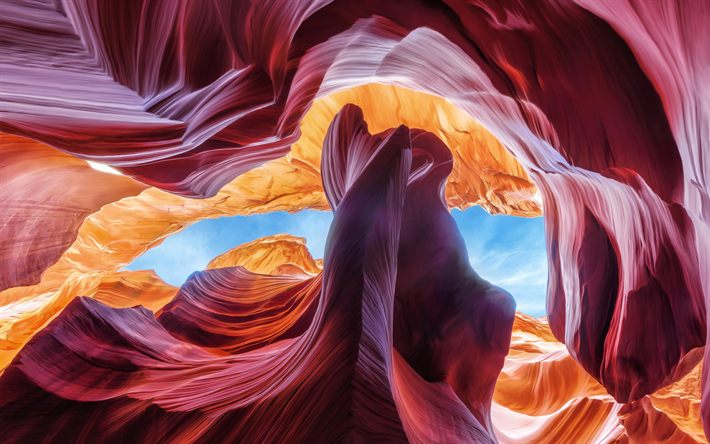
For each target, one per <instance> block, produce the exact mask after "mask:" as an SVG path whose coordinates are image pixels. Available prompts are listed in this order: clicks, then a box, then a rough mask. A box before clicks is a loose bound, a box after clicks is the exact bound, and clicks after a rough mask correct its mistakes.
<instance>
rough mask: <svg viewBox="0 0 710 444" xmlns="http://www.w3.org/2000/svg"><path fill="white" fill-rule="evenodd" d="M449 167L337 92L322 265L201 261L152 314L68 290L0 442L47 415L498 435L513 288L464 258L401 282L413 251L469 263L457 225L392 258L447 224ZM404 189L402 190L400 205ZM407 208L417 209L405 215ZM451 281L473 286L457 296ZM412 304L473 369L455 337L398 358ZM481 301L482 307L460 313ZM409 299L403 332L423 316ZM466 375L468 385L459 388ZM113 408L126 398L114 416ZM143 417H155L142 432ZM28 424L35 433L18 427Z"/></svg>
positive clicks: (16, 376)
mask: <svg viewBox="0 0 710 444" xmlns="http://www.w3.org/2000/svg"><path fill="white" fill-rule="evenodd" d="M451 168H452V156H451V152H450V151H449V150H448V149H447V147H446V146H445V145H444V144H443V143H442V142H441V141H439V140H438V139H437V138H436V137H435V136H434V135H432V134H428V133H426V132H424V131H421V130H412V131H410V130H409V129H408V128H406V127H404V126H400V127H399V128H397V129H392V130H388V131H386V132H384V133H380V134H378V135H374V136H372V135H370V134H369V133H368V132H367V125H366V124H365V123H364V121H363V118H362V112H361V111H360V110H359V109H358V108H357V107H355V106H352V105H350V106H347V107H345V108H344V109H343V111H342V112H341V113H340V114H339V115H338V116H337V117H336V119H335V120H334V122H333V124H332V125H331V129H330V131H329V133H328V136H326V143H325V145H324V158H323V172H324V174H323V177H324V188H325V190H326V194H327V195H328V198H329V202H330V203H331V206H332V207H333V208H334V211H335V219H334V222H333V225H332V228H331V233H330V235H329V241H328V244H327V247H326V256H325V261H324V264H323V271H322V273H321V274H319V275H318V277H309V276H307V275H280V276H279V275H276V276H271V275H257V274H253V273H251V272H247V271H246V270H245V269H244V268H242V267H229V268H218V269H213V270H206V271H204V272H199V273H195V274H194V275H193V276H192V277H191V278H190V279H189V280H188V282H187V283H186V284H185V285H184V286H183V287H182V288H181V289H180V291H179V292H178V294H177V295H176V297H175V299H174V300H173V301H172V302H171V303H170V304H168V305H167V306H165V307H164V308H163V309H162V310H161V312H160V315H159V317H158V318H157V319H156V318H155V317H154V316H153V315H152V313H151V312H150V311H148V310H146V309H142V308H127V309H112V308H109V307H107V306H106V305H103V304H101V303H99V302H97V301H94V300H92V299H88V298H77V299H74V300H73V301H72V302H71V303H70V304H69V306H68V307H67V308H66V309H65V310H64V311H63V312H62V313H61V314H60V315H59V317H58V318H57V319H56V320H54V322H52V323H50V325H49V326H47V327H46V328H45V329H43V330H42V331H41V332H40V333H39V334H38V335H36V336H35V337H34V338H33V339H32V340H31V341H30V343H29V344H28V345H27V346H26V347H25V348H24V349H23V350H22V351H21V352H20V354H19V355H18V357H17V358H16V359H15V360H14V361H13V364H12V365H11V366H10V367H9V368H8V369H7V371H6V372H5V373H4V374H3V376H2V377H0V386H1V387H0V388H2V392H3V393H4V396H3V398H2V407H3V408H2V409H1V411H2V412H3V413H0V423H2V425H3V429H4V430H6V431H7V434H6V439H8V440H9V441H10V442H14V441H26V440H33V439H36V438H37V437H38V436H39V435H38V434H40V433H42V434H44V433H46V432H47V431H48V430H49V431H50V434H51V435H52V436H53V437H54V439H59V440H61V439H73V437H76V436H82V437H85V439H88V440H92V441H101V440H106V439H108V438H107V436H108V435H106V433H107V432H108V431H109V430H110V436H111V439H124V440H128V439H136V438H137V437H138V436H139V435H138V434H140V436H141V439H148V440H150V441H155V440H165V441H176V442H177V441H180V442H182V441H185V440H189V441H197V442H229V441H232V440H234V439H235V438H236V437H239V439H240V440H242V441H246V442H283V441H290V442H337V441H339V440H342V439H349V440H356V441H368V442H369V441H373V440H382V439H385V440H387V441H392V442H398V441H399V442H406V441H411V442H431V441H445V442H446V441H452V440H466V441H474V442H494V439H493V438H492V437H491V435H490V434H489V433H492V430H491V429H490V428H489V427H490V420H489V408H490V397H491V395H492V390H493V384H494V383H495V377H496V376H497V374H498V372H499V371H500V368H501V367H502V365H503V359H504V356H505V352H506V351H507V349H508V345H509V343H508V341H509V331H510V327H511V326H512V321H513V310H514V303H513V301H512V298H511V297H510V296H509V295H508V294H506V293H504V292H503V291H502V290H499V289H496V288H495V287H492V286H490V284H488V283H487V282H485V281H483V280H481V279H480V278H478V276H477V275H475V273H474V272H473V270H471V269H470V267H469V268H468V271H467V273H464V274H463V278H464V279H463V280H459V281H451V280H450V279H449V280H447V278H449V277H450V273H451V271H449V270H447V269H444V270H443V271H442V272H441V274H440V275H437V274H436V273H434V274H431V273H430V274H429V275H428V276H427V277H426V278H423V279H420V281H419V282H418V284H419V285H420V286H421V287H422V288H421V289H417V290H413V289H412V288H410V287H409V286H407V285H405V286H401V285H400V277H401V276H402V274H403V273H404V274H411V273H413V272H415V271H417V270H416V264H418V263H420V262H421V261H422V259H423V258H426V257H430V258H437V257H438V258H439V259H437V260H438V261H442V263H447V262H449V263H451V261H452V260H453V263H456V262H458V261H461V260H464V261H465V258H466V256H465V254H463V255H462V253H465V247H464V245H463V242H462V240H461V238H460V235H458V232H457V231H455V230H454V231H449V230H444V231H442V233H443V234H442V236H441V237H438V238H437V237H435V238H432V239H431V240H430V241H429V242H428V243H424V244H422V245H421V246H419V248H415V249H413V250H411V249H410V250H409V251H407V252H406V254H408V255H411V259H415V258H417V259H416V260H412V261H411V264H413V265H406V266H405V267H404V268H402V269H399V268H398V264H399V263H400V262H401V260H398V254H399V255H401V254H404V253H405V252H403V251H401V249H402V246H403V245H409V246H410V248H411V242H409V241H410V239H408V237H409V236H411V233H412V232H413V231H416V230H415V229H413V228H416V226H417V224H419V223H426V224H429V225H432V224H433V225H436V224H442V223H445V224H447V225H448V226H453V227H454V228H455V224H454V222H453V218H452V217H451V216H450V215H449V214H448V209H447V206H446V202H445V200H444V196H443V187H442V185H443V183H444V181H445V180H446V177H447V176H448V174H449V173H450V172H451ZM406 195H410V196H411V197H414V198H413V199H409V200H407V202H408V203H405V196H406ZM418 206H422V207H423V208H422V209H421V210H419V211H421V212H422V216H423V217H422V218H414V217H411V216H413V214H412V213H413V212H415V213H416V211H417V209H416V208H417V207H418ZM407 226H408V228H406V229H405V228H404V227H407ZM400 233H401V234H402V236H400ZM400 242H401V243H400ZM437 243H438V244H439V247H438V248H437V247H436V244H437ZM436 250H439V251H438V253H435V254H434V256H433V257H432V252H434V251H436ZM398 251H399V253H398ZM413 266H414V267H415V268H414V269H412V267H413ZM466 266H467V262H465V263H463V264H460V265H459V268H458V270H456V271H466ZM404 282H407V281H404ZM442 284H443V286H442ZM462 291H463V292H465V293H466V294H469V295H470V296H471V298H470V299H468V300H466V301H465V302H463V304H464V305H458V306H457V305H456V304H462V302H461V294H462V293H461V292H462ZM395 300H397V301H398V302H397V303H396V302H395ZM421 303H424V304H425V305H429V306H432V304H433V306H436V305H440V307H439V309H438V312H437V313H435V314H434V315H435V316H444V317H448V318H451V319H454V320H455V321H454V322H452V323H451V324H450V325H449V326H447V328H445V329H442V330H440V331H439V334H440V335H442V336H443V337H444V338H446V339H447V340H449V341H452V343H455V342H459V344H460V345H461V346H465V347H466V348H468V349H469V350H470V352H471V353H470V354H471V355H474V356H475V358H474V359H477V360H480V361H479V362H478V363H479V366H480V371H479V374H478V375H472V374H471V372H468V371H466V369H467V368H468V367H467V366H466V364H469V363H464V365H462V363H461V356H458V355H456V354H454V353H452V352H449V353H447V355H448V356H442V357H441V358H440V359H437V360H435V361H433V362H432V364H434V365H435V367H432V368H431V369H429V370H428V371H427V373H428V375H427V377H426V378H422V376H421V375H420V373H419V372H417V371H416V370H415V369H414V368H412V367H411V364H409V363H408V362H407V360H411V361H412V362H415V365H416V366H417V367H421V366H422V365H423V364H424V363H422V362H421V361H419V360H418V359H417V356H416V353H415V354H412V350H413V349H415V348H416V345H418V344H421V345H423V346H426V341H425V340H423V339H420V338H413V340H412V341H411V342H412V343H413V345H414V346H415V347H411V345H410V343H408V342H407V341H404V342H403V338H401V337H400V338H397V335H396V334H393V330H394V329H395V328H396V327H395V326H396V325H397V324H396V323H394V317H393V310H394V307H395V305H396V304H400V305H403V306H408V307H411V308H414V307H417V305H418V304H421ZM313 304H316V305H315V309H313V310H311V309H309V307H310V305H313ZM476 306H478V307H480V308H481V309H482V311H481V314H488V316H487V318H486V317H482V318H480V319H478V318H475V317H474V318H470V317H467V316H466V315H467V314H470V311H471V310H472V309H473V308H474V307H476ZM466 309H467V310H466ZM463 310H466V311H463ZM411 313H412V315H410V316H408V317H406V318H405V319H404V320H403V322H400V323H399V326H400V327H399V329H400V330H401V329H402V328H403V327H407V326H409V322H410V320H411V321H413V322H419V323H420V324H421V322H427V321H429V320H431V315H430V314H428V313H421V312H417V311H415V310H411ZM427 316H429V319H427ZM506 316H507V319H509V321H507V325H506ZM400 318H401V316H400ZM499 319H502V321H498V320H499ZM304 321H305V322H304ZM481 325H485V327H484V328H482V329H481V328H480V326H481ZM461 338H465V339H463V342H462V341H461ZM397 342H402V343H403V347H401V348H402V350H403V351H402V352H401V353H400V352H396V351H394V348H393V346H396V343H397ZM491 344H495V347H493V348H491ZM398 348H399V347H398ZM445 349H446V348H445ZM39 367H43V368H46V369H50V370H49V371H47V372H44V373H42V372H40V373H38V372H37V370H38V368H39ZM437 370H438V373H440V374H437ZM420 371H422V372H424V371H426V370H424V369H423V370H420ZM49 375H52V376H49ZM447 375H448V376H447ZM175 381H180V383H179V384H175ZM473 384H477V385H478V386H479V387H480V390H475V391H468V390H467V389H469V388H470V387H471V386H472V385H473ZM38 396H39V397H42V398H43V399H44V401H43V404H42V408H41V409H37V408H35V406H34V405H33V404H34V403H33V401H32V400H33V399H35V397H38ZM87 402H88V404H87ZM87 406H90V407H89V408H90V409H91V410H92V411H93V412H95V413H94V414H92V418H91V419H90V418H89V417H87V416H86V411H87V410H86V409H87ZM119 406H120V407H119ZM116 408H120V409H121V410H122V411H123V412H124V414H122V415H121V416H120V419H118V420H117V418H116V417H115V415H114V414H113V412H114V409H116ZM148 420H150V421H151V422H154V423H155V424H156V427H153V428H151V429H150V431H149V432H148V434H147V435H146V431H145V430H144V428H145V427H144V424H145V421H148ZM33 421H41V422H42V428H41V430H40V428H38V427H27V425H28V424H32V423H33ZM254 421H258V423H255V422H254ZM23 424H24V425H23ZM257 424H258V425H257ZM429 424H431V425H429ZM486 428H489V429H488V430H486ZM383 437H384V438H383Z"/></svg>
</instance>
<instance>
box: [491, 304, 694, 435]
mask: <svg viewBox="0 0 710 444" xmlns="http://www.w3.org/2000/svg"><path fill="white" fill-rule="evenodd" d="M702 353H703V349H696V350H694V351H693V352H692V353H691V354H690V355H692V356H691V358H692V359H690V360H689V361H684V363H685V365H688V363H692V362H697V360H698V359H699V358H700V357H701V356H702ZM688 370H690V372H689V373H688V374H687V375H685V376H684V377H683V378H682V379H680V380H679V381H678V382H676V383H674V384H671V385H669V386H668V387H666V388H664V389H661V390H659V391H658V392H656V393H654V394H652V395H650V396H645V397H643V398H641V399H640V400H638V401H635V402H633V403H630V404H619V403H617V402H615V401H614V399H613V398H612V397H611V396H610V395H608V394H607V392H606V390H605V389H604V387H602V386H601V384H599V383H598V382H597V381H595V380H594V379H593V378H592V377H591V376H589V374H587V373H586V372H585V371H584V369H582V367H581V366H580V365H579V364H578V363H577V362H576V361H574V360H573V359H572V357H571V356H570V355H569V353H568V352H567V349H566V347H565V346H564V344H562V343H560V342H558V341H557V340H556V339H555V338H554V336H553V335H552V332H551V331H550V327H549V324H548V323H547V320H546V319H545V318H540V319H535V318H533V317H531V316H527V315H524V314H522V313H517V314H516V317H515V324H514V326H513V336H512V340H511V347H510V353H509V354H508V357H507V358H506V363H505V367H504V368H503V371H502V372H501V374H500V376H499V377H498V381H497V384H496V388H495V392H494V395H493V401H494V404H493V409H492V413H493V423H494V425H495V427H496V433H497V437H498V440H499V441H500V442H501V443H505V444H526V443H530V442H535V443H550V444H553V443H560V442H565V443H566V442H570V443H593V442H616V443H627V444H631V443H639V444H640V443H689V444H695V443H707V440H706V439H705V436H704V435H703V426H702V420H701V419H700V375H701V372H702V364H697V365H696V366H695V367H694V368H692V370H691V369H681V371H688Z"/></svg>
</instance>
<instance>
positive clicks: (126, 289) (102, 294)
mask: <svg viewBox="0 0 710 444" xmlns="http://www.w3.org/2000/svg"><path fill="white" fill-rule="evenodd" d="M177 290H178V289H177V288H175V287H173V286H172V285H168V284H166V283H165V282H163V281H162V280H161V279H160V278H159V277H158V276H157V275H156V274H155V273H154V272H153V271H120V272H103V273H87V274H82V273H73V274H71V275H70V276H69V278H68V279H66V280H65V281H63V282H62V283H61V284H60V285H59V287H58V288H56V289H52V290H49V291H47V292H44V293H41V294H39V295H36V296H34V297H32V298H31V299H19V300H4V301H3V306H2V311H1V312H0V321H1V322H0V351H2V353H0V368H1V369H2V370H4V369H5V367H7V365H8V364H10V361H12V359H13V358H14V357H15V355H16V354H17V352H18V351H19V350H20V349H21V348H22V347H23V346H24V344H26V343H27V341H29V340H30V339H31V338H32V336H33V335H34V334H35V333H36V332H37V331H39V330H40V329H42V328H43V327H44V326H46V325H47V324H48V323H49V322H50V321H51V320H52V319H54V318H55V317H56V316H57V315H58V314H59V313H61V311H62V310H63V309H64V308H65V307H66V306H67V304H69V303H70V302H71V301H72V300H73V299H74V298H75V297H77V296H91V297H93V298H95V299H97V300H99V301H101V302H103V303H104V304H106V305H108V306H110V307H114V308H122V307H134V306H136V305H142V306H144V307H145V308H147V309H149V310H153V311H156V310H158V309H160V308H161V307H162V306H163V305H165V304H166V303H168V302H169V301H170V300H171V299H172V298H173V296H175V293H176V292H177Z"/></svg>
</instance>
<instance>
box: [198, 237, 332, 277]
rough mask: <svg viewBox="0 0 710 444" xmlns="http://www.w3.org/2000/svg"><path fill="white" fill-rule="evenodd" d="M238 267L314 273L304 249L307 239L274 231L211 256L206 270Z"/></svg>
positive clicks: (316, 270) (313, 264)
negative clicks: (212, 257)
mask: <svg viewBox="0 0 710 444" xmlns="http://www.w3.org/2000/svg"><path fill="white" fill-rule="evenodd" d="M237 266H241V267H244V268H246V269H247V270H249V271H251V272H253V273H258V274H317V273H319V272H320V271H321V269H322V267H319V266H318V264H316V261H315V260H313V256H311V253H310V252H309V251H308V248H306V239H304V238H302V237H295V236H291V235H290V234H276V235H274V236H267V237H262V238H259V239H256V240H254V241H252V242H248V243H246V244H242V245H240V246H238V247H235V248H232V249H231V250H229V251H227V252H226V253H224V254H221V255H219V256H217V257H216V258H214V259H212V260H211V261H210V263H209V264H208V265H207V270H211V269H213V268H225V267H237Z"/></svg>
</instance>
